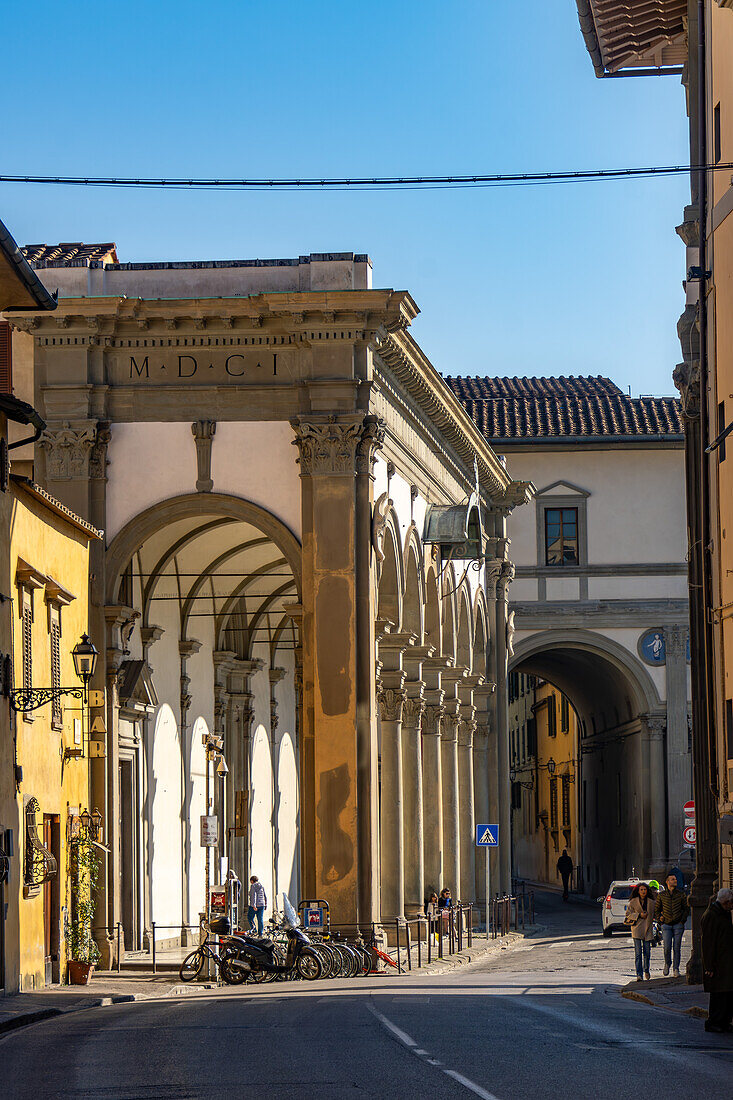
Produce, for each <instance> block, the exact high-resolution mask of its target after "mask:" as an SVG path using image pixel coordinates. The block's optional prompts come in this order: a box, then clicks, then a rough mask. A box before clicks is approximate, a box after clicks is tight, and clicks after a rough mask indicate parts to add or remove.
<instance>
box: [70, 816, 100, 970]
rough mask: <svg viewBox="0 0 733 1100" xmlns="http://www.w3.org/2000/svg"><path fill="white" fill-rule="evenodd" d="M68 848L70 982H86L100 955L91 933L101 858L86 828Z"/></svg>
mask: <svg viewBox="0 0 733 1100" xmlns="http://www.w3.org/2000/svg"><path fill="white" fill-rule="evenodd" d="M69 850H70V859H71V883H72V889H71V917H70V919H69V921H68V924H67V927H66V950H67V955H68V961H69V966H68V974H69V984H70V985H87V984H88V983H89V979H90V977H91V975H92V971H93V970H94V967H95V966H96V964H97V963H98V962H99V959H100V957H101V956H100V952H99V948H98V947H97V945H96V943H95V942H94V936H93V935H92V927H93V923H94V911H95V893H96V888H97V881H98V879H99V860H98V859H97V855H96V852H95V850H94V845H93V843H92V841H91V839H90V838H89V836H88V835H86V831H85V832H84V833H81V834H80V835H78V836H76V837H74V838H73V840H72V841H71V844H70V846H69Z"/></svg>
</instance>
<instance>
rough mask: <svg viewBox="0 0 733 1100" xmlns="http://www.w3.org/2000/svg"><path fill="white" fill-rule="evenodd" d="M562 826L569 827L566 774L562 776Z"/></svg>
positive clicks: (568, 792)
mask: <svg viewBox="0 0 733 1100" xmlns="http://www.w3.org/2000/svg"><path fill="white" fill-rule="evenodd" d="M562 827H563V829H569V828H570V782H569V780H568V776H567V775H564V776H563V777H562Z"/></svg>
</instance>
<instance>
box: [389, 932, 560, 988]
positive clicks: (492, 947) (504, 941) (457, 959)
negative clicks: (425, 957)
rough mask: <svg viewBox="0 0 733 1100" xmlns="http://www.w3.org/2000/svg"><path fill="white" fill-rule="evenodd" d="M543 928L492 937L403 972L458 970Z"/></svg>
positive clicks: (433, 972)
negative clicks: (487, 941) (458, 952)
mask: <svg viewBox="0 0 733 1100" xmlns="http://www.w3.org/2000/svg"><path fill="white" fill-rule="evenodd" d="M543 930H544V929H543V926H541V925H535V926H534V927H533V928H532V929H531V931H528V932H510V933H509V935H508V936H501V937H498V938H497V939H495V940H493V939H492V940H490V941H489V943H488V944H487V943H486V941H484V942H483V943H482V944H481V945H477V946H476V947H471V948H470V953H469V951H463V952H461V953H460V954H455V955H448V956H447V957H446V958H443V959H436V960H435V961H434V962H432V963H429V964H428V965H426V966H421V967H420V968H419V969H418V968H417V967H414V968H413V970H412V971H409V970H407V969H404V970H403V974H409V973H413V974H444V973H446V972H447V971H451V970H460V969H461V967H463V966H469V965H470V964H471V963H477V962H481V961H482V960H483V959H486V958H491V956H492V955H498V954H499V953H500V952H501V951H510V950H511V949H512V947H516V946H518V945H519V944H520V943H523V942H524V941H525V940H527V939H531V937H532V936H534V935H537V934H538V933H541V932H542V931H543ZM400 976H402V975H400Z"/></svg>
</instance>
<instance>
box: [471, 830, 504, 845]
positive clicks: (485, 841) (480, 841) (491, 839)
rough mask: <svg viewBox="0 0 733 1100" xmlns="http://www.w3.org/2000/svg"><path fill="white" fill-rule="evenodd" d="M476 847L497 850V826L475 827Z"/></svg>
mask: <svg viewBox="0 0 733 1100" xmlns="http://www.w3.org/2000/svg"><path fill="white" fill-rule="evenodd" d="M476 847H477V848H498V847H499V826H498V825H477V826H476Z"/></svg>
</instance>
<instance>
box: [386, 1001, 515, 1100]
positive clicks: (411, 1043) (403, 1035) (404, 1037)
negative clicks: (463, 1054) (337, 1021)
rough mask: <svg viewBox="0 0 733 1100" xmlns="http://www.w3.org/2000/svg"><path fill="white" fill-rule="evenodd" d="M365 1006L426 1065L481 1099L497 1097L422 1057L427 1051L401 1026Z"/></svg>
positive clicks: (460, 1074)
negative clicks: (440, 1071) (433, 1067)
mask: <svg viewBox="0 0 733 1100" xmlns="http://www.w3.org/2000/svg"><path fill="white" fill-rule="evenodd" d="M366 1007H367V1008H368V1009H369V1011H370V1012H371V1014H372V1016H376V1017H377V1019H378V1020H379V1022H380V1024H381V1025H382V1026H383V1027H386V1029H387V1031H389V1032H391V1034H392V1035H394V1037H395V1038H396V1039H399V1041H400V1042H401V1043H402V1044H403V1045H404V1046H406V1047H407V1048H408V1050H410V1052H411V1053H412V1054H416V1055H418V1057H420V1060H421V1061H423V1060H424V1061H426V1062H427V1063H428V1065H431V1066H435V1068H436V1069H440V1070H442V1072H443V1073H444V1074H445V1075H446V1077H450V1078H452V1079H453V1080H454V1081H457V1082H458V1084H459V1085H463V1087H464V1089H468V1091H469V1092H472V1093H473V1094H474V1096H480V1097H481V1100H498V1098H497V1097H496V1096H494V1094H493V1092H487V1091H486V1089H482V1088H481V1085H477V1084H476V1082H475V1081H471V1080H470V1079H469V1078H468V1077H464V1076H463V1074H462V1073H457V1072H456V1071H455V1070H454V1069H446V1068H445V1066H443V1065H441V1063H440V1062H439V1061H438V1059H437V1058H427V1057H423V1056H425V1055H427V1054H428V1051H427V1050H423V1049H422V1047H419V1046H418V1045H417V1043H416V1042H415V1040H414V1039H413V1038H411V1037H410V1036H409V1035H408V1034H407V1032H406V1031H403V1030H402V1029H401V1028H399V1027H397V1025H396V1024H393V1023H392V1021H391V1020H388V1019H387V1017H386V1016H383V1015H382V1013H381V1012H378V1011H377V1010H376V1008H374V1007H373V1006H372V1005H367V1006H366Z"/></svg>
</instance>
